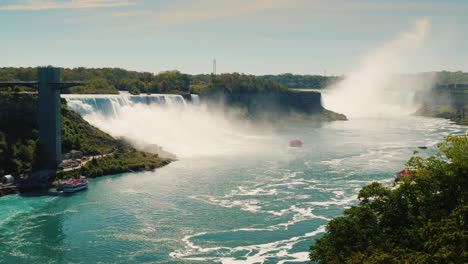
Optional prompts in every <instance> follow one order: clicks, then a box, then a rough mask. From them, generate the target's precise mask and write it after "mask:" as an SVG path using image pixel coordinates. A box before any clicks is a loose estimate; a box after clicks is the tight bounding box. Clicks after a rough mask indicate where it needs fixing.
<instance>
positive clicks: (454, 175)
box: [310, 135, 468, 264]
mask: <svg viewBox="0 0 468 264" xmlns="http://www.w3.org/2000/svg"><path fill="white" fill-rule="evenodd" d="M439 148H440V150H441V153H440V154H437V155H434V156H431V157H428V158H421V157H418V156H415V157H413V158H411V159H410V160H409V161H408V163H407V168H408V169H410V170H412V171H414V172H415V174H414V175H407V176H405V177H403V178H402V179H400V180H399V181H398V182H397V183H396V184H395V186H394V187H393V188H392V187H385V186H383V185H382V184H379V183H372V184H370V185H367V186H365V187H364V188H362V189H361V191H360V192H359V195H358V199H359V201H360V202H359V204H358V205H356V206H352V207H351V208H349V209H347V210H345V211H344V216H341V217H337V218H335V219H333V220H331V221H330V222H329V223H328V225H327V227H326V230H327V232H326V234H325V235H324V236H323V237H322V238H320V239H317V240H316V243H315V245H313V246H312V247H311V250H312V252H311V254H310V258H311V260H312V261H313V262H314V263H315V262H317V263H420V264H431V263H433V264H441V263H460V264H461V263H467V262H468V252H467V250H466V249H467V248H468V247H467V246H468V234H467V231H468V230H467V222H466V221H467V213H468V204H467V199H468V135H462V136H448V137H447V138H446V141H445V142H443V143H440V144H439Z"/></svg>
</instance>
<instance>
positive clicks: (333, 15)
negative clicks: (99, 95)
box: [0, 0, 468, 75]
mask: <svg viewBox="0 0 468 264" xmlns="http://www.w3.org/2000/svg"><path fill="white" fill-rule="evenodd" d="M467 13H468V0H425V1H423V0H413V1H410V0H385V1H384V0H235V1H234V0H198V1H195V0H60V1H59V0H0V27H1V35H0V66H39V65H55V66H63V67H78V66H85V67H122V68H126V69H132V70H138V71H150V72H160V71H165V70H174V69H177V70H180V71H182V72H187V73H209V72H211V70H212V60H213V59H214V58H216V60H217V64H218V72H243V73H250V74H277V73H285V72H292V73H301V74H322V73H323V72H324V69H326V70H327V73H328V74H334V75H340V74H346V73H349V72H350V71H352V70H353V67H355V65H356V64H357V63H358V62H359V60H360V58H362V57H363V56H365V55H366V54H368V53H369V51H371V50H372V49H375V48H376V47H379V46H382V45H384V44H385V43H387V42H389V41H391V40H393V39H395V38H396V37H397V36H398V35H399V34H400V33H401V32H405V31H407V30H409V29H410V28H411V27H412V25H413V23H414V21H416V20H418V19H421V18H428V19H429V20H430V22H431V33H430V35H429V36H428V39H427V40H426V42H425V45H424V47H423V48H422V50H423V51H424V54H426V55H427V56H426V58H427V59H425V60H424V61H421V63H420V64H418V65H416V66H415V67H414V72H419V71H432V70H442V69H446V70H452V71H454V70H462V71H467V70H468V48H466V47H468V34H467V32H468V15H467Z"/></svg>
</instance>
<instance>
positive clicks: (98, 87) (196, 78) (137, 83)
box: [0, 67, 468, 94]
mask: <svg viewBox="0 0 468 264" xmlns="http://www.w3.org/2000/svg"><path fill="white" fill-rule="evenodd" d="M416 75H418V74H416ZM419 75H421V76H427V78H433V76H434V75H435V79H436V82H435V83H436V85H440V86H450V85H468V73H465V72H461V71H458V72H448V71H441V72H427V73H420V74H419ZM343 78H345V77H344V76H321V75H298V74H291V73H283V74H277V75H262V76H254V75H247V74H239V73H230V74H220V75H212V74H195V75H190V74H185V73H181V72H179V71H164V72H160V73H151V72H138V71H130V70H125V69H121V68H84V67H79V68H63V69H62V79H63V80H64V81H74V80H81V81H85V82H86V85H84V86H78V87H73V88H70V89H67V90H64V93H118V91H119V90H120V91H130V92H131V93H133V94H139V93H181V92H188V91H190V90H191V89H193V90H195V91H198V90H200V89H203V88H205V87H206V86H212V87H216V85H217V84H220V83H221V84H223V83H226V82H229V83H230V85H231V87H234V90H236V89H237V88H235V87H236V86H235V85H234V83H237V84H242V87H241V88H240V90H243V89H246V88H245V86H246V84H247V87H250V88H248V89H253V90H259V91H264V90H265V87H267V90H268V88H270V87H271V88H272V89H276V86H277V85H278V84H279V85H281V86H282V87H284V88H294V89H297V88H305V89H322V88H325V87H327V86H329V85H332V84H333V83H336V82H338V81H340V80H342V79H343ZM36 79H37V76H36V68H32V67H24V68H19V67H18V68H13V67H4V68H0V81H18V80H22V81H32V80H36ZM262 79H263V80H267V81H266V82H265V81H263V83H262V81H261V80H262ZM252 80H255V81H252ZM213 81H215V82H213ZM216 81H218V83H216ZM268 81H271V82H268ZM257 85H259V86H257ZM265 85H266V86H265ZM228 86H229V85H228ZM255 86H257V87H255ZM460 87H461V86H460ZM17 89H18V88H17Z"/></svg>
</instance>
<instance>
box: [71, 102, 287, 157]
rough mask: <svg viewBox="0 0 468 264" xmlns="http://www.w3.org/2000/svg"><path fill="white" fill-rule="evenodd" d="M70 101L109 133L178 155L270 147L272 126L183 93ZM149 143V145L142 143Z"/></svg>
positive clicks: (77, 109) (213, 153) (267, 149)
mask: <svg viewBox="0 0 468 264" xmlns="http://www.w3.org/2000/svg"><path fill="white" fill-rule="evenodd" d="M64 98H65V99H66V100H67V103H68V107H70V108H71V109H73V110H75V111H77V112H78V113H80V114H81V115H82V116H83V117H84V118H85V120H87V121H88V122H90V123H91V124H93V125H95V126H97V127H98V128H100V129H102V130H104V131H106V132H107V133H109V134H111V135H113V136H117V137H125V138H127V139H130V140H133V143H135V145H137V146H138V145H142V143H143V144H146V145H159V146H161V147H163V149H164V150H165V151H168V152H171V153H173V154H175V155H176V156H177V157H178V158H186V157H194V156H200V155H203V156H207V155H208V156H218V155H224V154H229V155H232V154H234V155H238V154H242V155H244V154H248V153H252V154H253V153H258V152H259V151H264V152H267V153H271V148H272V146H275V145H276V144H281V143H282V142H280V141H279V140H277V138H276V137H275V136H274V134H273V133H272V132H271V130H270V129H268V128H267V127H265V126H262V127H260V126H259V125H253V124H251V123H249V122H247V121H245V120H242V119H241V118H238V117H237V116H236V114H234V113H230V112H227V111H226V110H225V109H221V108H213V107H208V106H207V105H205V104H200V102H199V99H198V97H197V96H194V97H193V98H194V99H195V100H193V102H192V103H187V102H186V101H185V100H184V98H183V97H182V96H180V95H158V94H153V95H141V96H132V95H129V94H121V95H65V96H64ZM143 149H144V148H143Z"/></svg>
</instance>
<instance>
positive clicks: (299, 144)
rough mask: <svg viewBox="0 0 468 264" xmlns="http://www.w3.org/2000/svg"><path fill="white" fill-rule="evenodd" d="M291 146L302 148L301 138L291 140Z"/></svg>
mask: <svg viewBox="0 0 468 264" xmlns="http://www.w3.org/2000/svg"><path fill="white" fill-rule="evenodd" d="M289 146H290V147H295V148H300V147H302V141H300V140H299V139H295V140H291V141H289Z"/></svg>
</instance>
